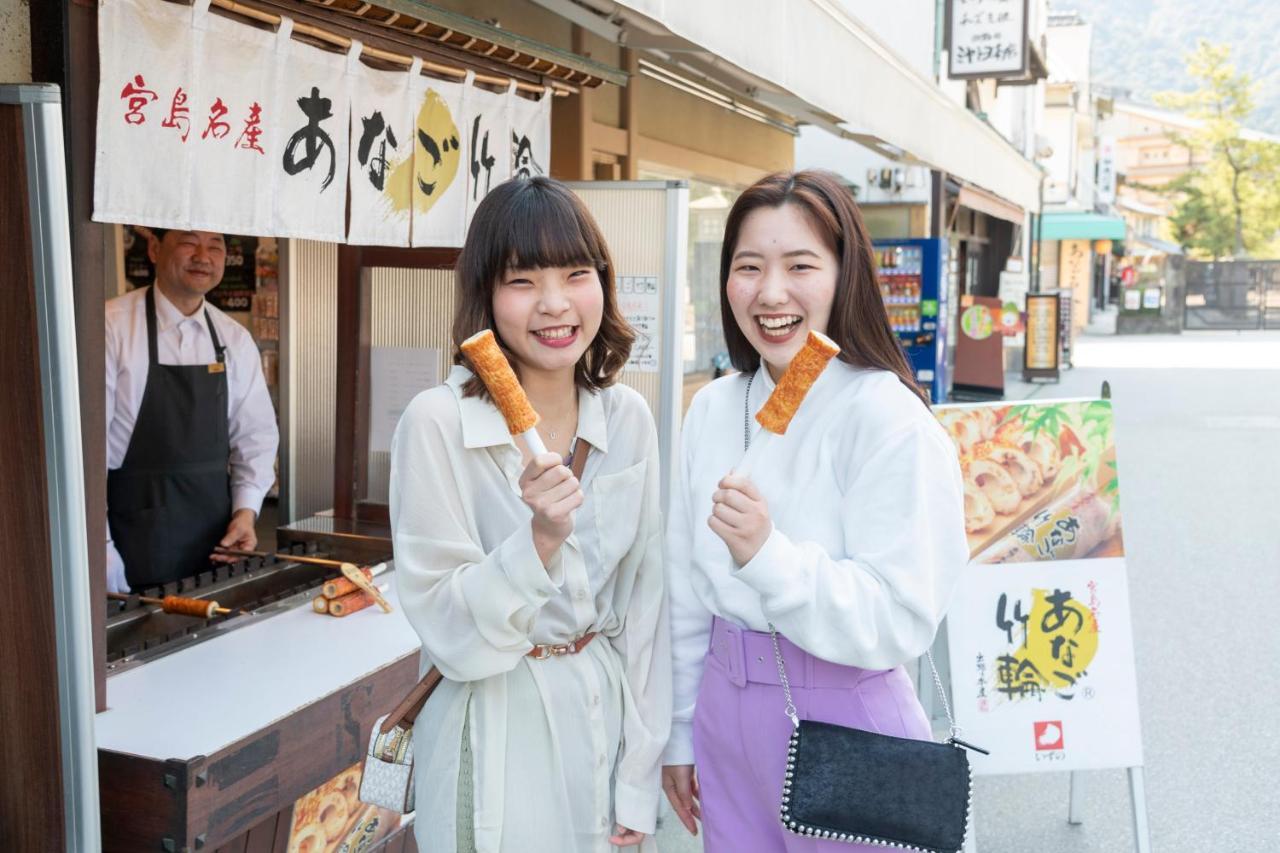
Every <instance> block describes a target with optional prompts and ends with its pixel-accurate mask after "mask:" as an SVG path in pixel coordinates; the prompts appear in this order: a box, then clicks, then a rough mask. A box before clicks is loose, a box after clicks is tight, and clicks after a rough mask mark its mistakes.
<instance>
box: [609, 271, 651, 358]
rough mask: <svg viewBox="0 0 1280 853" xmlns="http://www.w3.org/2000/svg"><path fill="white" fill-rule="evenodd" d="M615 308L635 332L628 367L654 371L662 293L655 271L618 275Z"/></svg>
mask: <svg viewBox="0 0 1280 853" xmlns="http://www.w3.org/2000/svg"><path fill="white" fill-rule="evenodd" d="M617 289H618V311H620V312H621V313H622V318H623V319H624V320H626V321H627V325H629V326H630V327H631V329H632V330H633V331H634V332H635V333H636V339H635V342H634V343H632V345H631V355H630V356H628V358H627V368H626V369H627V370H634V371H637V372H639V373H657V372H658V370H659V367H658V342H659V341H660V340H661V335H660V330H659V328H658V327H659V324H660V323H661V322H662V320H661V317H662V297H661V295H660V294H659V293H658V277H657V276H656V275H620V276H618V286H617Z"/></svg>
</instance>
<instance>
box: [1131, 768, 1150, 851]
mask: <svg viewBox="0 0 1280 853" xmlns="http://www.w3.org/2000/svg"><path fill="white" fill-rule="evenodd" d="M1129 801H1130V803H1132V805H1133V844H1134V848H1135V849H1136V850H1137V851H1138V853H1151V832H1150V830H1149V828H1148V826H1147V790H1146V782H1145V780H1144V777H1143V775H1142V768H1141V767H1130V768H1129Z"/></svg>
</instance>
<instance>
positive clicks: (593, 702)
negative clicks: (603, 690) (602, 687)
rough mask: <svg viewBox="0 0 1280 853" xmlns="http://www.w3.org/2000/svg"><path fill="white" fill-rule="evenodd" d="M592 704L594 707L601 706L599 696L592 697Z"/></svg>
mask: <svg viewBox="0 0 1280 853" xmlns="http://www.w3.org/2000/svg"><path fill="white" fill-rule="evenodd" d="M591 704H592V705H599V704H600V697H599V696H592V697H591Z"/></svg>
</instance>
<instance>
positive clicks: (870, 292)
mask: <svg viewBox="0 0 1280 853" xmlns="http://www.w3.org/2000/svg"><path fill="white" fill-rule="evenodd" d="M784 204H794V205H795V206H796V207H798V208H800V210H802V211H804V213H805V216H806V217H807V218H808V220H809V224H810V225H811V226H812V227H813V230H814V231H815V232H816V233H817V234H818V236H819V237H821V238H822V240H823V242H825V243H826V244H827V248H829V249H830V250H831V251H832V253H833V254H835V256H836V260H837V261H839V263H840V270H839V273H838V274H837V276H836V292H835V297H834V299H833V300H832V303H831V318H830V320H829V321H828V322H827V336H828V337H830V338H831V340H833V341H835V342H836V344H838V345H839V347H840V355H839V358H840V360H841V361H844V362H847V363H848V364H852V365H854V366H856V367H870V368H875V369H878V370H887V371H889V372H890V373H893V374H894V375H896V376H897V377H898V379H900V380H902V384H903V385H906V386H907V388H909V389H910V390H911V392H912V393H913V394H915V395H916V396H917V397H919V398H920V400H921V402H923V403H924V404H925V405H928V403H929V398H928V396H927V395H926V393H925V392H924V391H923V390H922V389H921V388H920V384H919V383H918V382H916V379H915V376H914V374H913V373H912V371H911V364H910V362H908V361H907V356H906V353H904V352H903V351H902V345H901V344H900V343H899V342H898V336H897V335H895V334H894V333H893V327H892V326H890V325H889V314H888V312H887V311H886V310H885V307H884V297H883V296H881V295H880V283H879V281H878V279H877V277H876V260H875V251H874V249H873V247H872V245H871V237H870V236H869V235H868V234H867V228H866V226H865V225H864V224H863V222H862V214H861V213H859V212H858V205H857V204H855V203H854V200H853V195H852V194H851V193H850V192H849V190H848V189H846V188H845V186H844V185H843V184H842V183H840V179H839V178H838V177H837V176H836V175H834V174H832V173H831V172H824V171H821V170H817V169H809V170H805V171H802V172H778V173H777V174H773V175H769V176H768V177H766V178H761V179H760V180H759V181H757V182H756V183H755V184H753V185H752V186H751V188H750V189H748V190H747V191H746V192H744V193H743V194H742V195H740V196H738V200H737V201H736V202H734V205H733V209H732V210H730V211H729V219H728V221H727V222H726V223H725V228H724V245H723V247H722V249H721V251H720V318H721V322H722V323H723V324H724V340H725V346H726V347H727V348H728V350H729V358H730V360H731V361H732V362H733V366H734V367H736V368H737V369H738V370H741V371H744V372H751V371H754V370H755V369H756V368H758V367H759V366H760V354H759V353H757V352H756V350H755V347H753V346H751V342H750V341H749V340H747V336H746V334H744V333H743V331H742V330H741V329H739V328H738V321H737V320H735V319H734V316H733V307H732V306H730V305H729V293H728V284H729V274H730V272H731V271H732V269H733V254H734V252H736V251H737V248H738V237H739V235H740V234H741V232H742V223H743V222H744V221H746V218H747V217H748V216H749V215H750V214H752V213H754V212H755V211H757V210H760V209H763V208H778V207H782V206H783V205H784Z"/></svg>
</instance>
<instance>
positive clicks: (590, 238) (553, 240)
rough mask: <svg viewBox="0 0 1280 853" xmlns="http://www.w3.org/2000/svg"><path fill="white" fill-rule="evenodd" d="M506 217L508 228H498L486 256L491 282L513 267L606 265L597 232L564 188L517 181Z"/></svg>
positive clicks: (601, 266)
mask: <svg viewBox="0 0 1280 853" xmlns="http://www.w3.org/2000/svg"><path fill="white" fill-rule="evenodd" d="M504 218H505V220H506V223H505V224H506V227H505V228H501V229H498V233H497V234H496V235H495V237H496V239H495V240H494V245H493V246H492V248H491V250H490V251H489V252H487V253H486V254H488V255H489V260H490V261H491V262H492V264H493V268H492V272H493V277H494V278H497V277H498V276H501V275H503V274H504V273H506V272H508V271H510V270H516V269H523V270H533V269H545V268H548V267H576V266H584V267H592V268H594V269H596V270H597V271H601V270H603V269H604V267H605V265H606V261H605V249H604V246H603V245H602V240H601V237H600V234H599V232H598V230H597V229H596V227H595V226H594V224H593V223H592V221H591V220H590V219H589V218H588V214H587V212H586V209H585V208H584V207H583V206H582V202H581V201H579V200H578V198H577V196H575V195H573V194H572V193H571V192H570V191H569V190H567V189H563V188H561V187H550V186H547V185H545V184H540V183H535V182H533V181H527V180H526V181H521V186H520V187H519V189H518V190H517V191H516V192H515V193H514V197H513V198H512V199H511V202H510V208H509V212H508V214H507V215H506V216H505V217H504Z"/></svg>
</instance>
